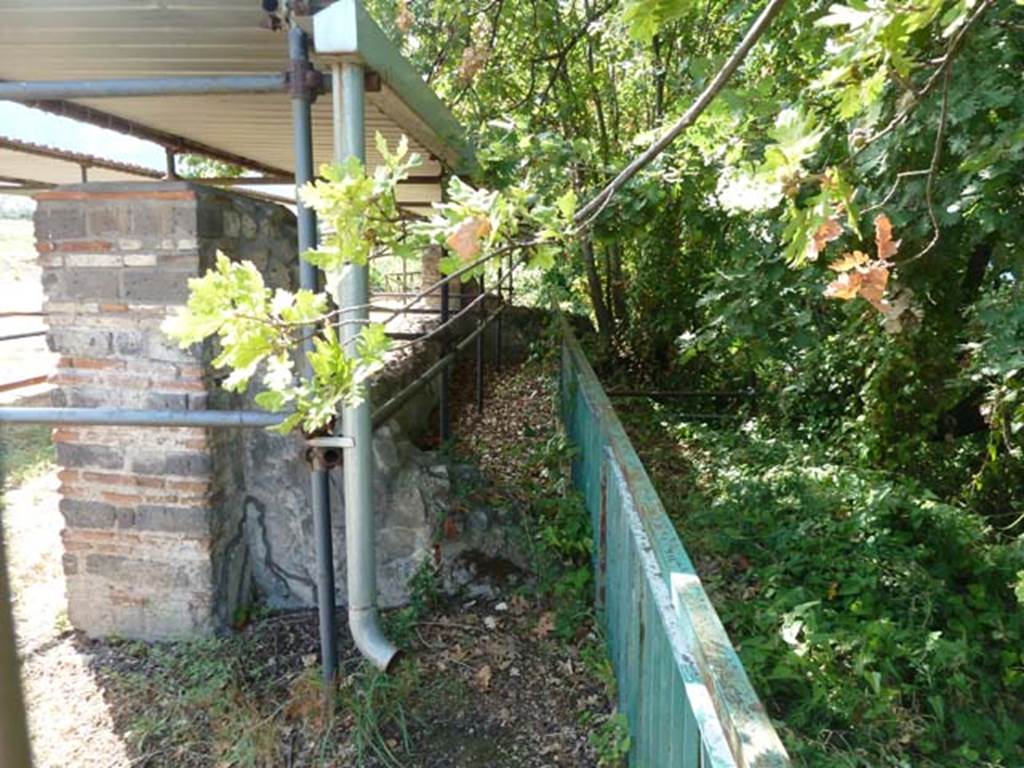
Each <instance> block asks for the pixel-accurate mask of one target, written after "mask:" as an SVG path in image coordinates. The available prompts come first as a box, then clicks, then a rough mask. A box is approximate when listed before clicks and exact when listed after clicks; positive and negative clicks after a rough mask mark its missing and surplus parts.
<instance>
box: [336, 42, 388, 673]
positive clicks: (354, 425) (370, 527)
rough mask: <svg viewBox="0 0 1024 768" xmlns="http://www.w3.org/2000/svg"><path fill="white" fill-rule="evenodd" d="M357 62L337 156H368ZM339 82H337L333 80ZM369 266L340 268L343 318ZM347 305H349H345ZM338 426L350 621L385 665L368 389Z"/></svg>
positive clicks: (347, 80)
mask: <svg viewBox="0 0 1024 768" xmlns="http://www.w3.org/2000/svg"><path fill="white" fill-rule="evenodd" d="M364 76H365V73H364V70H363V66H362V65H361V64H357V63H354V62H344V63H342V64H336V65H334V83H335V87H334V89H333V91H332V93H333V94H334V98H335V99H337V98H338V97H339V96H340V97H341V99H342V104H341V105H340V107H341V108H340V110H339V109H338V107H337V105H336V107H335V110H334V114H335V116H336V117H337V115H338V114H339V112H340V113H341V117H342V120H341V122H340V123H338V122H335V124H334V131H335V148H337V147H341V148H342V153H341V154H340V155H339V156H338V158H337V159H338V160H339V161H341V160H344V159H345V158H346V157H349V156H355V157H357V158H359V160H360V161H362V162H363V163H365V162H366V135H365V130H366V129H365V120H364V114H365V103H364V98H365V82H364ZM338 83H340V84H341V87H340V88H339V87H338V86H337V84H338ZM369 298H370V291H369V267H368V266H367V265H361V266H360V265H355V264H349V265H347V266H346V267H345V268H344V272H343V274H342V277H341V285H340V289H338V295H336V296H335V301H336V302H337V304H338V307H339V309H341V310H342V319H343V320H349V321H351V320H366V319H368V318H369V311H368V309H367V306H366V305H367V304H368V303H369ZM346 307H352V308H353V309H351V310H349V311H345V309H346ZM360 327H361V325H360V324H359V323H352V322H347V323H344V324H343V325H342V326H341V329H340V334H341V338H342V340H343V342H344V345H345V350H346V352H347V353H348V354H350V355H354V354H355V353H356V340H357V337H358V335H359V331H360ZM342 431H343V433H344V434H345V435H350V436H352V438H354V440H355V445H354V446H353V447H352V448H348V449H346V450H345V461H344V473H345V482H344V488H345V544H346V556H347V565H348V625H349V630H350V631H351V632H352V639H353V640H354V641H355V644H356V647H357V648H358V649H359V650H360V652H361V653H362V654H363V656H365V657H366V658H367V659H369V660H370V661H371V662H372V663H373V664H374V665H375V666H376V667H377V668H378V669H382V670H387V669H388V667H390V666H391V663H392V662H393V661H394V659H395V657H396V655H397V653H398V649H397V648H395V646H394V645H393V644H392V643H391V642H390V641H389V640H388V639H387V638H386V637H385V636H384V632H383V631H382V630H381V627H380V619H379V617H378V615H377V553H376V550H375V547H376V546H377V543H376V535H375V528H376V521H375V519H374V509H373V478H372V477H371V473H372V472H373V424H372V422H371V415H370V399H369V393H367V397H366V398H364V399H363V401H362V402H361V403H359V405H356V406H354V407H349V406H346V407H345V408H344V409H343V410H342Z"/></svg>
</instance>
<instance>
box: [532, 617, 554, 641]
mask: <svg viewBox="0 0 1024 768" xmlns="http://www.w3.org/2000/svg"><path fill="white" fill-rule="evenodd" d="M554 628H555V614H553V613H551V611H546V612H545V613H542V614H541V615H540V619H539V620H538V621H537V626H536V627H534V628H533V634H535V635H536V636H537V637H538V638H540V639H541V640H543V639H544V638H545V637H547V636H548V635H550V634H551V632H552V630H554Z"/></svg>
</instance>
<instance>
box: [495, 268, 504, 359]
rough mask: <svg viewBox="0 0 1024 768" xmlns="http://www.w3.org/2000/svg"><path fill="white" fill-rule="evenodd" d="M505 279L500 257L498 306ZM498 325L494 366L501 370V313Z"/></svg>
mask: <svg viewBox="0 0 1024 768" xmlns="http://www.w3.org/2000/svg"><path fill="white" fill-rule="evenodd" d="M503 283H504V279H503V276H502V273H501V259H498V306H499V307H500V306H501V303H502V298H501V292H502V288H503ZM495 324H496V325H497V327H496V328H495V330H494V368H495V370H497V371H500V370H501V315H498V319H497V321H495Z"/></svg>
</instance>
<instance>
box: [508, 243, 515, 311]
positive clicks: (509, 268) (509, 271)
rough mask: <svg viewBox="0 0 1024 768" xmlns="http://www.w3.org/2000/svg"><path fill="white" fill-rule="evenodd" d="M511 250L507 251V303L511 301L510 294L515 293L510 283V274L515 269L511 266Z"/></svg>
mask: <svg viewBox="0 0 1024 768" xmlns="http://www.w3.org/2000/svg"><path fill="white" fill-rule="evenodd" d="M512 258H513V255H512V251H509V253H508V303H509V304H511V303H512V296H513V295H514V293H515V286H514V285H513V284H512V274H513V272H515V270H514V269H513V268H512Z"/></svg>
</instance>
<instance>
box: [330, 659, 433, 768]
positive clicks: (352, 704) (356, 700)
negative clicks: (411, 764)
mask: <svg viewBox="0 0 1024 768" xmlns="http://www.w3.org/2000/svg"><path fill="white" fill-rule="evenodd" d="M419 682H420V668H419V665H418V664H417V663H415V662H414V661H409V660H406V661H405V662H404V663H402V664H400V665H399V667H398V669H397V670H394V671H392V672H389V673H387V674H385V673H384V672H381V671H379V670H377V669H375V668H374V667H373V666H372V665H370V664H367V663H365V662H363V663H361V664H360V665H359V668H358V669H357V670H356V671H355V672H354V673H353V674H352V675H350V676H349V677H348V679H347V680H346V681H345V684H344V685H343V686H342V687H341V690H340V692H339V699H340V703H341V706H342V707H343V709H344V711H346V712H347V713H348V715H349V717H350V718H351V735H350V740H351V743H352V747H353V749H354V750H355V756H356V761H357V764H358V765H364V764H365V763H366V761H367V759H368V758H369V757H371V756H372V757H375V758H376V759H378V760H380V761H381V762H383V763H384V764H385V765H389V766H400V765H402V762H401V761H400V760H399V759H398V757H397V756H396V754H395V751H396V750H398V749H400V750H401V751H403V752H408V751H409V749H410V747H411V742H410V738H409V727H408V725H409V724H408V717H407V711H408V706H409V698H410V695H411V694H412V692H413V691H414V690H415V689H416V688H417V687H418V686H419Z"/></svg>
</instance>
